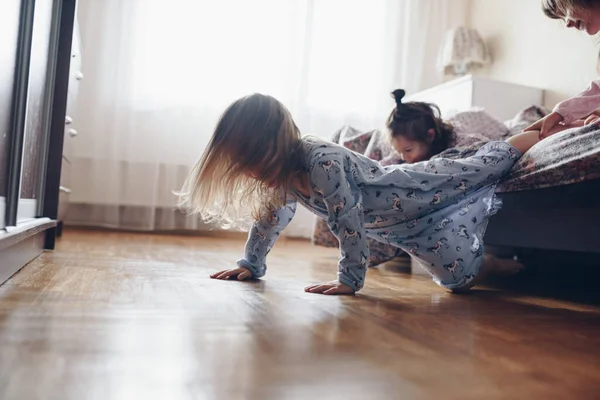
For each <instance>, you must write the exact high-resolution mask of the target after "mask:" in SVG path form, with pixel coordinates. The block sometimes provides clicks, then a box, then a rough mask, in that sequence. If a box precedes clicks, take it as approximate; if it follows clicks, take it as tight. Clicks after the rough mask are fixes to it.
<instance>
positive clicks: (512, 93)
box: [405, 75, 544, 121]
mask: <svg viewBox="0 0 600 400" xmlns="http://www.w3.org/2000/svg"><path fill="white" fill-rule="evenodd" d="M405 101H424V102H427V103H434V104H437V106H438V107H439V108H440V111H441V112H442V116H447V115H449V114H451V113H453V112H456V111H467V110H469V109H471V108H474V107H481V108H484V109H485V110H486V112H487V113H488V114H490V115H492V116H493V117H495V118H497V119H499V120H500V121H505V120H508V119H511V118H514V116H515V115H516V114H517V113H518V112H519V111H521V110H523V109H525V108H527V107H530V106H533V105H538V106H541V105H542V104H543V101H544V91H543V90H542V89H538V88H533V87H528V86H522V85H516V84H513V83H506V82H499V81H495V80H492V79H488V78H484V77H480V76H474V75H466V76H464V77H461V78H458V79H454V80H452V81H449V82H446V83H443V84H441V85H438V86H435V87H432V88H431V89H427V90H424V91H422V92H419V93H415V94H413V95H410V96H407V97H406V100H405Z"/></svg>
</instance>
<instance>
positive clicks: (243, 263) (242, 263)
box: [237, 258, 267, 278]
mask: <svg viewBox="0 0 600 400" xmlns="http://www.w3.org/2000/svg"><path fill="white" fill-rule="evenodd" d="M237 266H238V267H243V268H246V269H247V270H248V271H250V272H251V273H252V277H253V278H261V277H263V276H265V273H266V272H267V267H266V266H261V267H257V266H256V265H252V264H251V263H250V262H249V261H248V260H246V259H243V258H242V259H240V260H238V261H237Z"/></svg>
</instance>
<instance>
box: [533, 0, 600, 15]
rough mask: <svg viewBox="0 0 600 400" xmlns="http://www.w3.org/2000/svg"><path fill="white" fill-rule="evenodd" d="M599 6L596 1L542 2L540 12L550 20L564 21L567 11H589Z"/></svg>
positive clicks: (563, 0) (548, 0) (549, 0)
mask: <svg viewBox="0 0 600 400" xmlns="http://www.w3.org/2000/svg"><path fill="white" fill-rule="evenodd" d="M599 5H600V1H598V0H542V11H544V14H546V16H547V17H549V18H552V19H564V18H565V17H566V16H567V14H568V13H569V11H573V10H575V11H589V10H592V9H594V8H596V7H598V6H599Z"/></svg>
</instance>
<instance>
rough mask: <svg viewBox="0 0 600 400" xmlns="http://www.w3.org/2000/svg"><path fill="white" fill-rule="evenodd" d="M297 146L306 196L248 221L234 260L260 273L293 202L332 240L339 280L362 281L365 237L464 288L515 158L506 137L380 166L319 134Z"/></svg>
mask: <svg viewBox="0 0 600 400" xmlns="http://www.w3.org/2000/svg"><path fill="white" fill-rule="evenodd" d="M303 149H304V155H305V162H306V163H305V166H306V171H307V172H308V174H309V177H310V179H309V180H310V184H311V193H310V198H305V197H304V196H302V195H301V194H299V193H295V194H294V196H293V197H294V199H291V200H290V201H289V203H288V204H287V206H286V207H283V208H282V209H280V210H278V212H277V213H276V214H275V216H274V217H273V218H271V220H270V221H267V220H264V221H258V222H257V223H255V224H254V226H253V227H252V229H251V230H250V232H249V237H248V242H247V244H246V256H245V258H244V259H242V260H239V261H238V265H239V266H242V267H246V268H248V269H249V270H250V271H251V272H252V274H253V276H254V277H256V278H258V277H261V276H264V274H265V272H266V256H267V254H268V252H269V251H270V249H271V247H272V246H273V245H274V244H275V241H276V240H277V237H278V236H279V234H280V233H281V231H282V230H283V229H284V228H285V227H286V226H287V224H289V222H290V221H291V220H292V218H293V216H294V213H295V210H296V202H297V201H299V202H300V203H302V204H303V205H304V206H306V207H307V208H308V209H309V210H311V211H312V212H314V213H315V214H316V215H318V216H319V217H321V218H324V219H326V220H327V223H328V225H329V227H330V228H331V231H332V232H333V233H334V234H335V235H336V237H337V238H338V239H339V241H340V251H341V259H340V261H339V266H338V279H339V281H340V282H342V283H344V284H346V285H348V286H350V287H351V288H352V289H354V290H359V289H360V288H362V287H363V285H364V279H365V274H366V270H367V261H368V259H369V248H368V246H367V240H366V239H367V236H369V237H372V238H374V239H376V240H379V241H381V242H384V243H389V244H391V245H394V246H397V247H399V248H401V249H402V250H404V251H406V252H407V253H409V254H411V256H412V257H414V258H416V259H417V260H418V261H419V262H420V263H421V264H422V265H423V266H424V267H425V268H426V269H427V270H428V271H429V273H430V274H431V275H432V276H433V279H434V281H435V282H436V283H438V284H439V285H442V286H444V287H446V288H449V289H458V288H462V287H468V286H469V283H470V282H471V281H472V280H473V279H474V278H475V277H476V276H477V274H478V273H479V267H480V265H481V262H482V260H483V236H484V233H485V229H486V227H487V223H488V219H489V216H490V215H492V214H493V213H495V212H496V211H497V209H498V207H499V204H498V202H497V200H495V196H494V190H495V187H496V184H497V182H498V180H499V179H500V178H501V177H503V176H504V175H506V174H507V173H508V171H509V170H510V169H511V168H512V166H513V165H514V163H515V162H516V160H518V159H519V158H520V157H521V154H520V153H519V151H518V150H516V149H515V148H514V147H512V146H511V145H509V144H508V143H506V142H491V143H487V144H486V145H484V146H483V147H482V148H481V149H480V150H479V151H478V152H477V153H476V154H475V155H473V156H471V157H468V158H465V159H462V160H448V159H443V158H438V159H434V160H430V161H426V162H421V163H417V164H401V165H392V166H388V167H382V166H381V165H380V164H379V163H377V162H376V161H373V160H371V159H369V158H367V157H365V156H362V155H360V154H357V153H354V152H352V151H350V150H348V149H346V148H344V147H342V146H338V145H335V144H332V143H329V142H323V141H321V140H319V139H314V138H305V139H303Z"/></svg>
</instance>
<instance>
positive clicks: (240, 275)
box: [210, 267, 252, 281]
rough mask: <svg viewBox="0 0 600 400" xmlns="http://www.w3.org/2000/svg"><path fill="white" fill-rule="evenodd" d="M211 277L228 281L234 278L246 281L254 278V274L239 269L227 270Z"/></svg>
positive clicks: (241, 268)
mask: <svg viewBox="0 0 600 400" xmlns="http://www.w3.org/2000/svg"><path fill="white" fill-rule="evenodd" d="M210 277H211V278H212V279H222V280H227V279H230V278H231V277H233V278H237V280H238V281H244V280H246V279H250V278H252V272H250V271H249V270H248V269H246V268H243V267H238V268H233V269H226V270H223V271H219V272H217V273H214V274H212V275H211V276H210Z"/></svg>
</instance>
